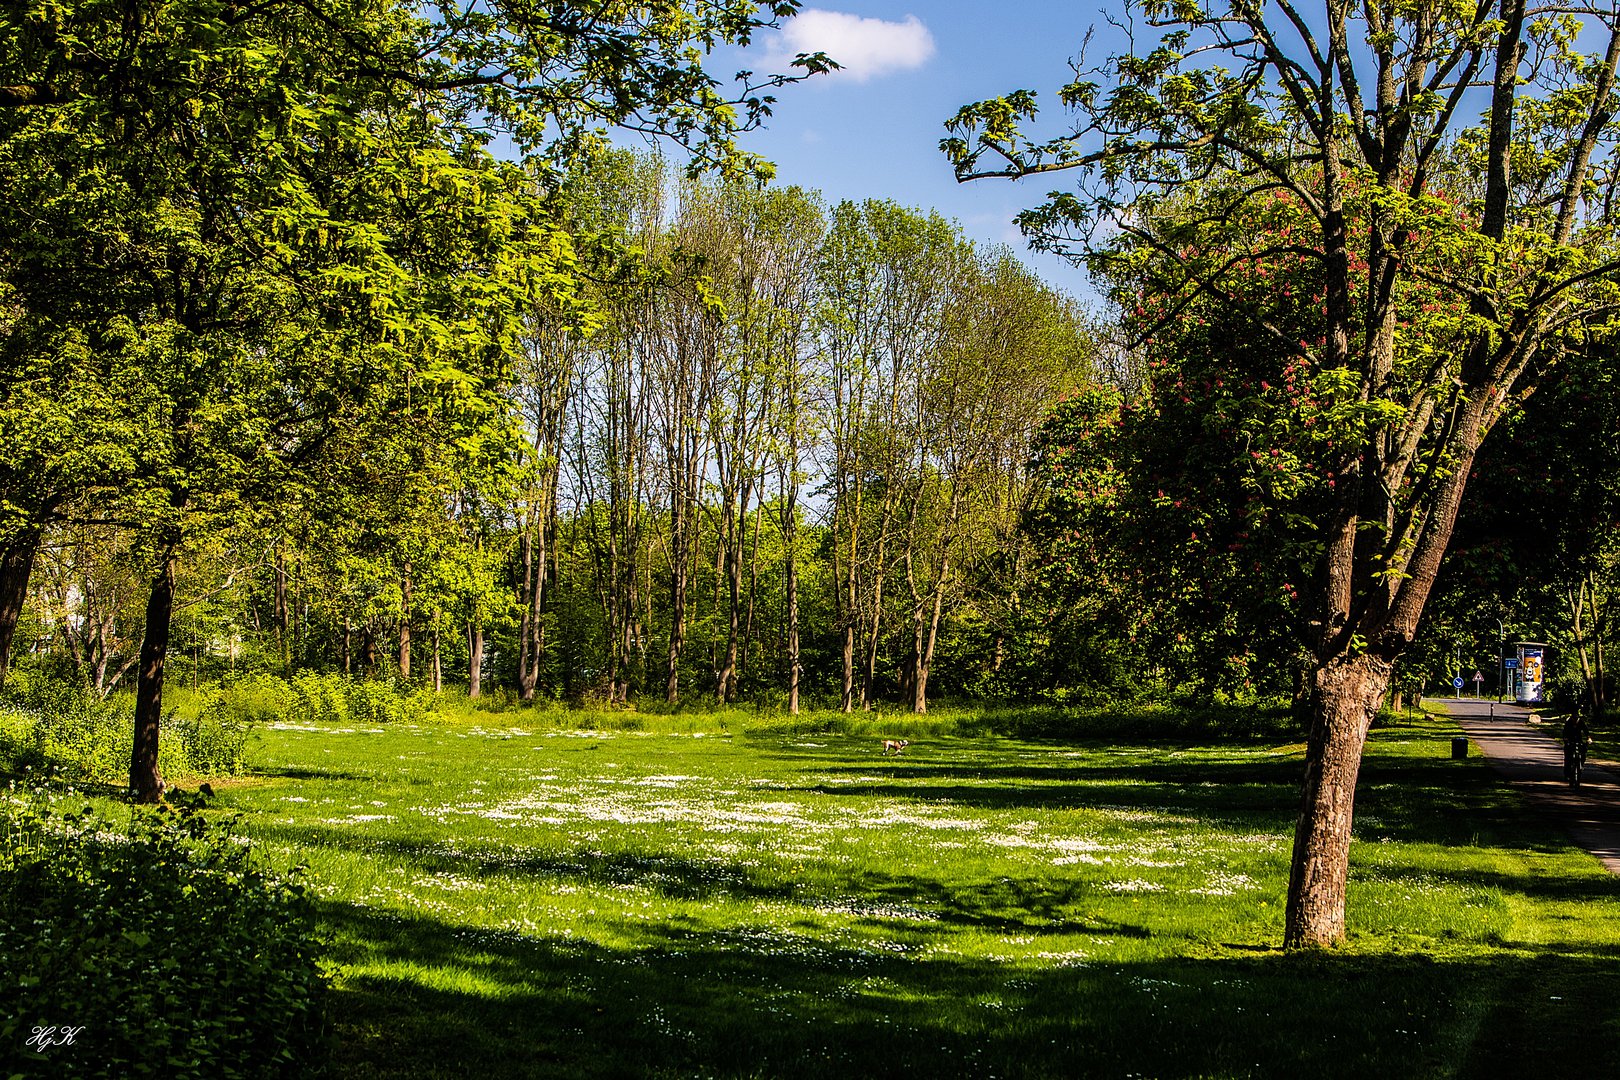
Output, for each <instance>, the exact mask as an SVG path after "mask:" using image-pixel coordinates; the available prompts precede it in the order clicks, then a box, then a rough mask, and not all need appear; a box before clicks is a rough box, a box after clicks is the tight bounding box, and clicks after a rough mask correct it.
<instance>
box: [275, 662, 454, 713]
mask: <svg viewBox="0 0 1620 1080" xmlns="http://www.w3.org/2000/svg"><path fill="white" fill-rule="evenodd" d="M288 693H289V700H290V707H289V709H288V710H287V715H289V716H291V717H293V718H295V719H297V720H299V721H300V722H302V723H324V724H398V723H420V722H421V721H423V720H425V719H426V718H427V715H428V713H429V712H431V711H433V708H434V699H433V694H432V693H431V692H430V691H428V690H420V689H419V690H412V689H411V688H410V687H409V686H408V685H402V684H400V683H397V682H395V681H394V680H393V679H384V680H370V679H351V678H348V677H346V676H343V675H339V674H336V673H335V672H328V673H327V674H325V675H317V674H315V673H314V672H311V671H300V672H299V673H298V675H297V677H296V678H294V679H293V681H292V684H291V686H290V687H289V688H288Z"/></svg>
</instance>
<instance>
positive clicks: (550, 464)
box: [21, 153, 1090, 711]
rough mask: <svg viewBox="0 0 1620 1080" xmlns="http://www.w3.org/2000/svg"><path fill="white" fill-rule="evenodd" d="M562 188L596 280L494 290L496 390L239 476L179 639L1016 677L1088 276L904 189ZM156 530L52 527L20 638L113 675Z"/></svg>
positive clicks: (530, 688) (685, 182)
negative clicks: (1078, 285) (526, 293)
mask: <svg viewBox="0 0 1620 1080" xmlns="http://www.w3.org/2000/svg"><path fill="white" fill-rule="evenodd" d="M557 198H558V199H559V200H560V205H562V206H563V207H564V209H563V210H562V211H561V212H562V214H563V215H564V217H565V220H566V221H567V223H568V228H569V229H570V230H571V231H572V232H573V233H574V234H575V235H579V236H591V237H595V238H597V241H598V248H597V250H596V251H594V252H590V253H585V254H582V256H581V259H582V273H583V276H584V277H585V278H587V279H588V280H589V284H587V285H586V286H585V287H584V288H583V289H582V290H580V291H579V292H578V293H577V294H576V295H574V296H572V297H570V298H569V300H570V303H571V305H572V306H571V307H566V308H565V307H564V306H563V305H561V304H559V303H557V302H556V301H554V300H547V299H542V300H540V301H539V302H536V303H533V304H531V305H530V306H528V307H526V308H524V309H523V310H522V311H521V312H517V313H513V314H511V315H503V316H502V318H503V320H505V319H512V320H514V321H515V324H516V325H515V328H514V329H513V330H512V331H511V332H512V333H513V340H514V344H515V354H514V359H513V361H512V362H511V364H510V365H509V366H507V367H506V368H505V369H504V370H503V371H502V372H501V374H500V375H499V376H495V375H490V376H488V378H489V379H490V380H491V382H492V384H493V385H494V386H495V392H494V393H493V394H484V395H479V396H478V398H477V399H476V400H477V401H478V402H479V403H480V408H483V409H490V410H498V411H496V412H492V413H488V414H485V413H483V412H473V415H472V416H471V417H470V418H469V416H468V415H467V413H468V412H469V411H472V410H467V409H461V408H458V407H454V406H447V405H446V404H445V403H444V402H443V400H442V399H443V397H444V396H445V394H446V389H445V388H444V387H442V386H438V385H435V384H433V383H432V382H430V381H427V380H421V375H420V373H419V372H412V373H409V374H407V375H406V376H405V377H404V378H402V379H396V380H393V381H391V382H390V383H388V384H387V385H383V386H377V387H374V388H373V389H372V390H371V391H370V399H369V400H368V402H367V403H366V405H365V407H364V408H363V409H362V408H354V409H351V410H349V411H348V412H347V413H345V414H343V415H341V416H340V417H335V418H332V419H330V420H328V422H326V423H325V424H324V425H323V427H322V429H321V431H320V433H319V446H318V449H311V450H310V451H309V452H308V453H307V454H306V455H305V456H304V457H303V458H301V459H298V460H293V459H292V458H291V457H290V456H288V457H285V458H282V459H281V460H275V459H271V458H269V457H268V456H267V455H266V454H264V452H263V451H260V452H259V453H258V454H257V455H255V456H254V457H253V460H254V461H255V462H256V463H257V467H260V468H267V469H268V468H271V467H273V468H274V469H275V471H276V474H277V475H276V476H275V478H274V481H273V483H274V485H275V486H274V488H273V490H271V491H270V492H269V493H268V494H267V495H264V496H257V495H256V496H254V497H253V498H252V500H251V501H249V499H248V498H247V497H246V496H245V495H244V494H243V490H242V488H240V487H237V486H230V487H228V488H227V490H226V491H225V492H224V495H223V496H222V497H228V498H230V499H231V500H232V501H231V502H230V504H229V508H228V511H227V510H222V511H220V512H214V513H211V514H210V516H209V517H208V519H207V521H208V524H207V526H206V527H205V528H204V527H199V528H195V529H192V530H190V531H187V532H185V533H184V534H183V535H182V536H181V537H180V538H179V539H178V540H176V541H175V542H174V544H173V549H172V550H173V556H172V557H173V560H174V564H175V567H176V570H175V574H176V584H175V587H174V596H175V602H176V603H177V604H178V605H179V606H178V607H177V609H176V611H177V614H176V616H175V634H176V635H177V644H178V648H177V649H176V652H177V662H178V663H180V664H181V670H182V671H190V670H191V669H194V668H198V667H200V668H202V669H203V671H204V672H205V674H207V675H208V676H210V677H211V676H214V675H217V674H218V673H219V672H220V671H221V670H222V669H227V668H229V667H230V666H232V665H235V666H238V667H247V666H259V667H268V668H270V669H271V670H278V671H286V672H289V673H290V672H292V671H294V670H296V669H299V668H304V667H308V668H315V669H337V670H343V671H346V672H350V673H353V674H355V675H367V676H378V675H382V676H392V677H395V678H400V679H405V680H416V681H422V682H426V683H428V684H430V685H432V686H434V687H435V688H438V687H442V686H443V685H444V684H445V682H446V680H450V681H452V682H454V683H456V684H459V685H462V686H465V687H466V689H467V691H468V692H469V693H470V694H472V695H475V696H476V695H480V694H486V693H488V692H489V691H490V689H491V687H492V685H493V686H494V687H498V688H499V689H500V690H501V691H503V692H505V693H509V694H510V695H512V696H514V697H517V698H519V699H522V700H533V699H536V698H553V699H564V700H580V699H587V698H588V699H592V700H598V701H602V702H606V703H620V702H629V701H640V702H647V703H650V702H655V701H656V702H665V703H672V704H673V703H677V702H682V701H685V702H694V701H696V702H705V701H709V702H734V701H738V700H754V701H762V700H763V701H773V702H780V703H782V704H784V705H786V706H787V707H789V708H791V709H795V710H796V709H797V707H798V704H799V702H800V700H801V699H802V698H805V697H814V698H815V699H816V700H817V701H820V702H822V703H825V704H828V705H835V706H842V707H843V708H845V709H854V708H862V707H870V706H871V705H873V704H875V703H876V702H878V701H879V700H886V701H891V702H901V703H903V704H904V705H906V706H908V707H911V708H914V709H916V710H918V711H923V710H924V709H926V707H927V702H928V697H929V692H930V690H931V689H932V690H936V691H937V690H939V689H941V688H942V689H943V690H944V691H946V692H949V693H955V694H964V693H971V692H982V691H984V690H985V689H987V688H991V687H994V686H996V680H997V679H998V677H1000V675H1001V673H1002V669H1003V667H1004V665H1006V663H1007V662H1006V657H1007V654H1008V652H1009V638H1010V636H1012V635H1014V634H1015V633H1016V627H1015V619H1016V616H1017V606H1018V604H1019V599H1018V597H1019V593H1020V589H1021V588H1022V587H1024V581H1025V579H1026V578H1027V576H1028V573H1029V570H1030V567H1031V560H1030V558H1029V540H1028V539H1027V537H1026V536H1025V535H1024V533H1023V532H1022V530H1021V516H1022V514H1023V513H1024V511H1025V508H1026V505H1027V503H1028V499H1029V496H1030V491H1031V488H1030V481H1029V477H1028V472H1027V469H1026V462H1027V459H1028V457H1029V451H1030V443H1031V439H1032V436H1033V434H1034V432H1035V431H1036V430H1037V428H1038V427H1039V425H1040V424H1041V423H1042V421H1043V419H1044V417H1045V414H1046V411H1047V410H1048V409H1049V408H1050V406H1051V405H1052V404H1053V403H1054V402H1056V401H1057V400H1058V399H1059V397H1060V396H1062V395H1063V394H1064V393H1065V392H1067V391H1069V390H1071V389H1072V388H1073V387H1075V386H1076V385H1077V384H1078V383H1079V381H1080V380H1081V379H1082V378H1083V377H1084V376H1085V375H1086V373H1087V371H1088V368H1087V362H1088V356H1089V353H1090V343H1089V342H1090V339H1089V337H1088V334H1087V332H1086V328H1085V325H1084V322H1083V320H1082V318H1081V316H1080V313H1079V311H1078V310H1077V308H1076V307H1075V305H1074V304H1073V303H1072V302H1071V301H1069V300H1067V299H1066V298H1064V297H1062V296H1060V295H1058V294H1056V293H1054V292H1053V291H1052V290H1050V289H1049V288H1047V287H1045V286H1044V285H1042V284H1041V283H1040V282H1039V280H1038V279H1036V278H1035V277H1034V276H1033V275H1032V274H1031V273H1030V272H1029V271H1028V270H1027V269H1025V268H1024V267H1023V266H1022V265H1021V264H1019V263H1018V262H1017V261H1016V260H1015V259H1014V258H1013V257H1012V256H1011V254H1010V253H1008V252H1006V251H1004V250H986V249H982V248H976V247H974V246H973V245H971V244H970V243H968V242H967V241H966V240H965V239H964V238H963V237H962V235H961V232H960V230H959V229H958V228H957V227H956V226H954V225H953V224H952V223H949V222H947V221H945V220H943V219H941V218H940V217H938V216H937V215H932V214H925V213H921V212H917V211H911V210H906V209H903V208H901V207H898V206H896V205H893V204H888V203H866V204H859V205H857V204H847V203H846V204H840V205H838V206H834V207H830V208H829V207H826V206H824V205H822V203H821V202H820V201H819V200H818V199H817V198H816V197H814V196H813V195H811V194H808V193H805V192H803V191H800V190H798V189H793V188H786V189H782V188H774V187H761V186H759V185H758V184H756V183H744V182H732V181H725V180H714V181H696V180H690V179H682V178H679V177H677V176H675V175H674V174H673V173H672V172H671V170H670V169H669V168H667V167H666V165H665V163H664V162H663V161H662V160H661V159H659V158H657V157H636V156H632V155H628V154H617V153H615V154H607V155H604V156H602V157H601V158H599V159H598V160H597V161H596V163H595V164H594V165H592V166H590V167H589V168H580V169H577V170H575V171H574V172H573V173H571V174H570V175H569V176H568V177H567V178H566V180H565V182H564V184H563V185H561V187H560V190H559V192H558V195H557ZM586 260H588V262H587V261H586ZM466 284H467V285H469V286H470V285H471V284H472V279H468V280H467V282H466ZM478 340H479V339H477V338H475V337H472V336H469V335H465V334H462V335H450V336H448V337H447V348H450V349H457V348H460V349H467V348H476V347H477V341H478ZM304 341H307V339H301V342H300V344H303V342H304ZM457 377H458V378H464V379H473V378H477V377H479V376H478V369H476V368H471V367H469V366H468V365H467V364H466V363H465V361H461V362H460V363H459V365H458V368H457ZM418 380H421V381H418ZM452 389H453V388H452ZM330 392H331V393H334V394H337V393H341V392H342V390H341V388H336V387H334V388H333V389H332V390H331V391H330ZM297 445H298V444H296V443H289V444H288V446H289V447H290V448H291V447H296V446H297ZM243 456H244V457H247V456H248V455H243ZM241 479H242V477H241V475H240V474H233V475H232V477H231V478H230V484H231V485H236V484H238V483H239V481H240V480H241ZM266 483H270V481H266ZM222 487H225V485H222ZM117 497H118V498H123V497H125V495H124V494H123V493H119V494H118V496H117ZM74 505H75V506H77V507H83V506H85V505H87V504H85V503H82V502H81V503H78V504H74ZM141 536H142V533H141V530H138V529H133V528H130V527H129V526H128V524H127V523H124V522H113V523H107V522H97V521H94V520H90V515H88V514H87V513H83V512H76V513H75V514H74V515H72V517H71V518H70V519H69V520H64V521H61V522H57V523H54V524H52V525H50V526H48V527H47V528H46V529H45V530H44V532H43V534H42V538H41V541H40V551H41V558H40V565H41V570H42V572H41V573H40V574H39V575H38V576H37V578H36V579H35V583H34V588H33V590H32V598H31V601H30V618H29V620H28V621H26V622H25V624H24V640H23V641H22V642H21V644H22V646H23V648H25V649H33V650H44V651H45V652H47V653H50V654H53V655H55V656H56V657H58V662H59V663H65V664H67V665H70V666H71V667H72V669H73V671H74V672H75V674H76V676H77V677H78V678H79V679H81V680H83V681H84V682H85V683H86V684H87V685H90V686H92V687H94V688H95V689H96V690H97V691H99V692H106V691H108V690H110V689H112V688H114V687H116V686H118V685H120V684H121V683H127V682H128V680H129V679H130V678H131V673H132V672H133V671H134V669H135V667H136V666H137V665H136V660H137V650H138V648H139V644H140V642H141V640H142V638H143V635H144V632H145V629H146V626H147V618H146V613H145V611H144V609H143V604H144V603H145V602H146V601H147V599H148V596H147V591H146V590H144V589H143V588H142V587H141V583H142V580H143V576H142V574H141V572H140V568H141V566H142V559H143V558H149V556H145V555H143V553H142V550H141V547H140V545H141V543H142V542H143V541H142V539H141ZM947 658H948V663H947V664H946V665H945V669H944V670H943V671H941V670H940V662H941V661H942V660H944V659H947ZM187 664H189V665H190V667H189V668H188V667H187V666H186V665H187Z"/></svg>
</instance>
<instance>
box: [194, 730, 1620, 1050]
mask: <svg viewBox="0 0 1620 1080" xmlns="http://www.w3.org/2000/svg"><path fill="white" fill-rule="evenodd" d="M525 715H526V714H522V713H509V714H503V715H500V716H491V717H487V718H486V720H487V721H489V722H488V723H486V724H484V725H482V726H480V725H479V724H469V723H465V722H463V723H448V722H435V723H426V724H418V725H387V726H383V725H369V726H368V725H363V724H351V725H329V724H325V725H323V724H301V723H296V722H292V723H280V724H277V725H274V726H272V727H270V728H269V729H268V730H266V731H265V732H264V733H263V738H262V741H261V742H260V743H259V745H258V746H257V747H256V748H255V750H254V751H253V754H254V758H253V760H254V761H255V762H256V765H255V770H256V772H257V775H256V776H254V777H251V778H249V779H246V780H243V781H239V782H235V783H231V784H229V785H225V784H222V785H220V799H219V802H220V804H221V805H222V806H223V807H224V808H225V809H228V810H230V811H233V812H237V813H240V814H242V821H241V825H240V828H242V829H243V830H244V831H246V832H248V833H249V834H250V835H251V836H253V837H255V838H256V839H257V840H258V841H259V843H260V844H261V845H263V847H264V849H265V850H266V851H267V852H269V853H270V856H271V857H272V859H274V860H276V861H285V862H292V861H301V862H306V863H308V864H309V866H310V868H311V870H312V871H313V880H314V881H315V882H316V883H317V888H318V890H319V892H320V894H321V897H322V910H323V918H324V921H325V925H326V927H327V933H328V935H329V939H330V942H331V947H332V955H333V958H334V962H335V965H336V966H335V969H334V984H335V985H334V993H333V995H332V1024H333V1035H334V1037H333V1054H334V1058H333V1062H332V1066H331V1068H332V1072H333V1074H334V1075H337V1076H342V1077H359V1078H366V1077H463V1076H485V1077H530V1076H558V1077H563V1076H568V1077H573V1076H584V1077H593V1076H601V1077H609V1076H642V1075H649V1076H672V1077H673V1076H683V1077H684V1076H758V1077H777V1076H783V1077H801V1076H973V1077H992V1076H998V1077H1032V1076H1115V1077H1118V1076H1129V1075H1139V1076H1178V1077H1193V1076H1282V1075H1310V1074H1316V1075H1332V1076H1374V1075H1377V1076H1383V1077H1388V1076H1451V1075H1460V1076H1495V1075H1513V1074H1515V1073H1526V1074H1527V1073H1530V1072H1533V1071H1534V1072H1544V1071H1545V1070H1547V1069H1557V1068H1558V1067H1560V1066H1561V1065H1563V1066H1566V1067H1568V1068H1569V1069H1571V1070H1572V1071H1575V1072H1579V1073H1581V1074H1586V1075H1593V1074H1601V1073H1605V1072H1607V1073H1610V1074H1612V1073H1615V1072H1617V1071H1620V1038H1616V1036H1620V1026H1617V1024H1616V1013H1615V1009H1614V1007H1613V1005H1612V1002H1613V1001H1614V1000H1616V999H1617V997H1620V966H1617V965H1616V963H1615V960H1616V955H1617V952H1620V885H1617V883H1616V881H1615V879H1613V878H1612V877H1610V876H1609V875H1607V874H1606V873H1604V872H1603V871H1602V870H1601V869H1600V868H1599V867H1598V865H1597V864H1596V862H1595V861H1594V860H1592V859H1591V858H1589V857H1588V856H1586V855H1584V854H1582V853H1579V852H1577V851H1574V850H1573V849H1572V848H1571V847H1570V846H1569V845H1568V843H1567V842H1566V841H1565V839H1564V838H1563V837H1562V835H1561V834H1560V833H1558V832H1557V831H1556V830H1555V829H1554V828H1553V827H1552V826H1550V825H1549V824H1547V823H1546V822H1544V821H1543V820H1541V819H1539V818H1537V817H1535V816H1534V815H1533V814H1531V813H1529V812H1528V811H1526V810H1525V809H1523V807H1522V806H1521V804H1520V803H1519V802H1518V800H1517V799H1516V798H1515V797H1514V796H1512V795H1511V794H1510V793H1508V792H1505V791H1504V790H1503V789H1502V788H1500V787H1499V786H1498V784H1497V782H1496V780H1495V778H1494V776H1493V775H1492V774H1491V773H1490V771H1489V770H1488V769H1487V768H1486V767H1485V766H1484V765H1483V764H1482V763H1480V762H1479V761H1477V760H1469V761H1463V762H1454V761H1451V760H1449V737H1450V735H1451V734H1452V733H1453V731H1454V729H1453V728H1451V727H1449V726H1447V724H1446V722H1445V721H1443V720H1438V719H1428V718H1425V719H1422V720H1420V721H1418V722H1417V723H1415V724H1411V725H1401V726H1396V727H1392V728H1387V729H1383V730H1380V731H1377V732H1375V733H1374V736H1373V739H1372V742H1371V745H1370V748H1369V752H1368V758H1367V764H1366V768H1365V770H1364V773H1363V782H1362V786H1361V790H1360V794H1359V806H1358V815H1357V833H1358V841H1359V842H1358V844H1357V845H1356V848H1355V852H1354V855H1353V869H1352V885H1351V901H1350V922H1351V937H1350V940H1349V942H1348V944H1347V945H1346V946H1345V947H1344V948H1343V949H1340V950H1336V951H1334V952H1332V953H1329V954H1320V955H1292V956H1285V955H1283V954H1281V953H1280V952H1279V951H1277V950H1276V948H1275V946H1276V945H1277V943H1278V942H1279V941H1280V939H1281V923H1282V910H1281V904H1282V899H1283V894H1284V888H1285V883H1286V872H1287V856H1288V848H1289V840H1290V831H1291V828H1292V820H1293V808H1294V801H1295V784H1296V779H1297V774H1298V770H1299V767H1300V764H1299V763H1300V753H1301V747H1299V746H1297V745H1287V744H1285V743H1283V742H1281V741H1280V740H1277V739H1269V740H1268V739H1251V740H1244V741H1239V742H1231V741H1228V742H1216V741H1214V740H1206V741H1204V742H1203V743H1201V744H1188V743H1158V744H1154V745H1131V744H1129V743H1123V742H1119V741H1114V742H1111V743H1109V744H1085V743H1078V744H1077V743H1072V742H1069V743H1064V742H1042V741H1034V740H1016V739H1010V738H994V737H983V738H968V737H960V736H946V735H936V736H929V735H927V734H926V733H925V732H924V731H918V730H915V729H914V731H913V734H912V738H913V740H914V741H913V744H912V745H911V746H910V747H909V748H908V749H907V750H906V752H905V754H904V755H903V756H902V757H899V758H893V757H884V756H883V755H882V754H881V753H880V747H879V743H878V741H877V739H876V738H875V737H873V736H871V735H865V734H863V735H859V736H857V735H841V734H832V733H822V734H815V733H811V734H805V733H802V732H798V733H796V732H793V731H788V730H774V731H773V730H755V731H748V730H739V724H738V723H737V722H732V723H730V724H729V725H728V727H729V728H730V730H729V731H721V730H720V726H719V722H718V720H716V719H714V718H706V717H701V716H698V717H684V716H672V717H655V718H648V719H647V720H645V721H644V722H643V723H644V724H645V725H646V726H647V727H648V728H650V729H651V730H642V731H625V730H609V731H585V730H576V729H573V728H571V727H569V728H565V727H560V726H551V725H552V724H554V723H561V722H563V721H567V720H568V719H569V718H568V717H567V716H566V715H564V716H563V717H562V718H561V719H559V718H558V717H557V715H556V714H551V715H550V716H547V715H543V714H528V715H529V722H527V723H526V722H525ZM940 723H941V725H942V726H941V728H940V730H942V731H943V730H951V729H952V725H951V724H950V723H949V722H948V721H941V722H940ZM960 727H961V726H960V725H957V726H956V729H957V730H960Z"/></svg>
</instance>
